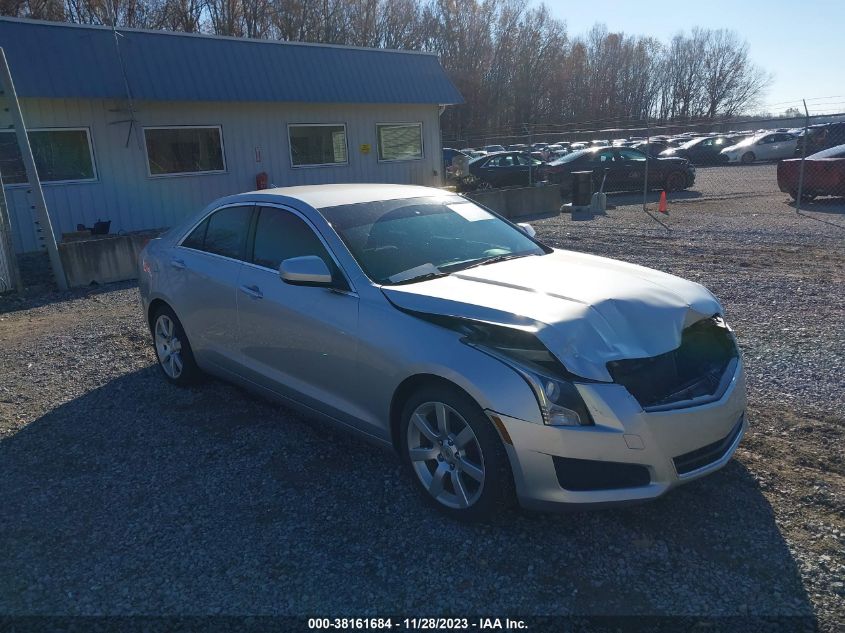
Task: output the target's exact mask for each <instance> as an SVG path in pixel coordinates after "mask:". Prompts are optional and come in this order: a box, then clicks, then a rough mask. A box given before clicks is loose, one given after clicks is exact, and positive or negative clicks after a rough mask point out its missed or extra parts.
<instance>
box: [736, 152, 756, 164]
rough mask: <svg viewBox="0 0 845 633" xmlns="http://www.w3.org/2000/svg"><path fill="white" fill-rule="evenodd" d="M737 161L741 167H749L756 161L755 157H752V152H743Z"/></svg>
mask: <svg viewBox="0 0 845 633" xmlns="http://www.w3.org/2000/svg"><path fill="white" fill-rule="evenodd" d="M739 160H740V162H741V163H742V164H743V165H750V164H751V163H753V162H754V161H755V160H757V157H756V156H755V155H754V152H745V153H744V154H743V155H742V158H740V159H739Z"/></svg>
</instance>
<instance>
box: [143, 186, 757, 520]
mask: <svg viewBox="0 0 845 633" xmlns="http://www.w3.org/2000/svg"><path fill="white" fill-rule="evenodd" d="M533 234H534V232H533V230H532V229H531V227H530V226H528V225H514V224H511V223H510V222H508V221H507V220H504V219H503V218H501V217H499V216H498V215H495V214H494V213H491V212H490V211H488V210H487V209H485V208H482V207H480V206H479V205H477V204H476V203H474V202H472V201H470V200H468V199H465V198H462V197H460V196H457V195H454V194H451V193H448V192H444V191H442V190H438V189H430V188H425V187H414V186H401V185H321V186H309V187H292V188H287V189H272V190H266V191H261V192H253V193H245V194H239V195H235V196H231V197H228V198H223V199H221V200H218V201H217V202H215V203H213V204H212V205H210V206H209V207H207V208H206V209H204V210H203V211H201V212H199V213H197V214H196V215H195V216H194V217H192V218H190V219H189V220H188V221H186V222H184V223H183V224H182V225H180V226H178V227H176V228H174V229H172V230H171V231H169V232H168V233H167V234H165V235H164V236H163V237H161V238H160V239H157V240H153V241H152V242H150V243H149V244H148V246H147V247H146V248H145V249H144V251H143V252H142V253H141V257H140V268H141V270H140V290H141V299H142V306H143V310H144V316H145V318H146V319H147V320H148V322H149V326H150V329H151V332H152V335H153V341H154V345H155V351H156V354H157V356H158V360H159V363H160V366H161V369H162V371H163V374H164V376H165V377H166V378H167V379H168V380H170V381H171V382H173V383H176V384H178V385H184V384H189V383H192V382H194V381H196V380H198V379H199V378H200V377H201V375H202V374H203V373H208V374H213V375H216V376H218V377H221V378H223V379H226V380H230V381H233V382H236V383H239V384H241V385H243V386H245V387H248V388H250V389H252V390H254V391H257V392H259V393H261V394H264V395H266V396H269V397H271V398H275V399H278V400H281V401H283V402H285V403H288V404H290V405H293V406H295V407H297V408H299V409H301V410H303V411H305V412H306V413H308V414H310V415H313V416H316V417H320V418H322V419H324V420H327V421H330V422H333V423H335V424H338V425H341V426H343V427H347V428H349V429H352V430H354V431H355V432H357V433H360V434H362V435H364V436H366V437H368V438H371V439H372V440H373V441H375V442H377V443H381V444H384V445H387V446H389V447H392V448H393V449H395V450H396V451H397V452H398V453H399V455H400V456H401V458H402V460H403V461H404V463H405V464H406V465H407V468H408V471H409V473H410V475H411V477H410V479H411V480H412V481H413V482H414V485H415V486H416V487H417V488H419V490H420V492H421V494H422V495H423V497H424V498H425V499H427V500H428V501H429V502H430V503H431V504H432V505H434V506H435V507H437V508H439V509H441V510H442V511H444V512H446V513H447V514H450V515H452V516H454V517H457V518H463V519H480V518H484V517H488V516H490V515H492V514H494V513H496V512H499V511H500V510H501V509H502V508H505V507H507V506H508V505H510V504H511V503H512V502H513V501H514V500H518V501H519V502H520V503H521V504H522V505H523V506H526V507H534V508H538V507H539V508H543V507H555V506H559V505H561V504H602V503H616V502H625V501H636V500H643V499H650V498H654V497H657V496H659V495H661V494H663V493H665V492H666V491H668V490H669V489H671V488H673V487H674V486H676V485H678V484H681V483H683V482H686V481H689V480H692V479H694V478H696V477H700V476H702V475H706V474H708V473H711V472H713V471H715V470H717V469H718V468H720V467H722V466H723V465H725V464H726V463H727V461H728V460H729V459H730V458H731V455H732V454H733V452H734V450H735V449H736V446H737V444H738V443H739V441H740V439H741V437H742V435H743V433H744V431H745V425H746V422H745V415H744V411H745V384H744V377H743V369H742V360H741V358H740V355H739V352H738V349H737V346H736V342H735V340H734V336H733V333H732V332H731V330H730V328H729V327H728V326H727V324H726V323H725V321H724V319H723V317H722V314H723V310H722V307H721V306H720V305H719V303H718V301H717V300H716V299H715V298H714V297H713V295H712V294H710V293H709V292H708V291H707V290H706V289H705V288H704V287H702V286H700V285H699V284H696V283H693V282H690V281H685V280H683V279H680V278H678V277H673V276H671V275H668V274H665V273H662V272H658V271H655V270H651V269H648V268H642V267H640V266H635V265H632V264H627V263H623V262H619V261H614V260H610V259H605V258H601V257H595V256H591V255H586V254H583V253H577V252H571V251H562V250H556V249H552V248H549V247H548V246H546V245H544V244H542V243H541V242H540V241H538V240H537V239H535V238H534V235H533Z"/></svg>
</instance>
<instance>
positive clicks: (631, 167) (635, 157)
mask: <svg viewBox="0 0 845 633" xmlns="http://www.w3.org/2000/svg"><path fill="white" fill-rule="evenodd" d="M617 155H618V158H619V161H620V163H621V165H622V171H621V174H620V181H624V183H625V189H626V190H628V191H636V190H638V189H642V188H643V185H644V184H645V168H646V163H647V162H648V159H647V158H646V155H645V154H643V153H642V152H640V151H637V150H635V149H631V148H622V149H619V150H617ZM652 176H653V174H652Z"/></svg>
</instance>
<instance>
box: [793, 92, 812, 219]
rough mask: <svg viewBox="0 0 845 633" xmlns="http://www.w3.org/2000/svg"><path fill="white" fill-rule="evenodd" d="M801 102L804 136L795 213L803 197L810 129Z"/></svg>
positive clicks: (806, 111)
mask: <svg viewBox="0 0 845 633" xmlns="http://www.w3.org/2000/svg"><path fill="white" fill-rule="evenodd" d="M801 101H803V102H804V115H805V116H804V136H803V137H802V140H801V166H800V167H799V168H798V194H797V195H796V196H795V212H796V213H800V212H801V196H803V195H804V160H805V159H806V158H807V142H808V141H809V140H810V139H809V138H808V137H809V133H808V132H809V131H808V129H807V128H809V127H810V111H809V110H808V109H807V100H806V99H802V100H801Z"/></svg>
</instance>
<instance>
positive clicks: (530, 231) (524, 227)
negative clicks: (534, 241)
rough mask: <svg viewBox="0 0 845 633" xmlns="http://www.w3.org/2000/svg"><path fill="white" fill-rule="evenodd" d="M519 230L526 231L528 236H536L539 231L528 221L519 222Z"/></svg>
mask: <svg viewBox="0 0 845 633" xmlns="http://www.w3.org/2000/svg"><path fill="white" fill-rule="evenodd" d="M517 226H518V227H519V230H520V231H522V232H523V233H525V234H526V235H527V236H528V237H534V236H536V235H537V231H535V230H534V227H533V226H531V225H530V224H528V222H520V223H519V224H517Z"/></svg>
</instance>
